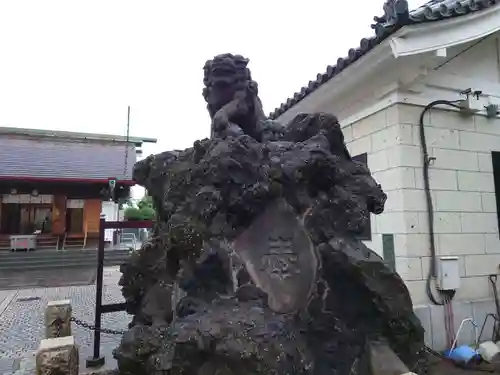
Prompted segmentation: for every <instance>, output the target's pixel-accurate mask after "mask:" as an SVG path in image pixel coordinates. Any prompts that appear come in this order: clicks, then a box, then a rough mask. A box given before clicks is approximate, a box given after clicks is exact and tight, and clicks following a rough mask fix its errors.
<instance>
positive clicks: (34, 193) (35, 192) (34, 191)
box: [31, 189, 38, 197]
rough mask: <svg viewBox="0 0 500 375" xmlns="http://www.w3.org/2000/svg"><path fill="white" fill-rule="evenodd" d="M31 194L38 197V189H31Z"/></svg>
mask: <svg viewBox="0 0 500 375" xmlns="http://www.w3.org/2000/svg"><path fill="white" fill-rule="evenodd" d="M31 195H32V196H34V197H38V190H36V189H33V191H32V192H31Z"/></svg>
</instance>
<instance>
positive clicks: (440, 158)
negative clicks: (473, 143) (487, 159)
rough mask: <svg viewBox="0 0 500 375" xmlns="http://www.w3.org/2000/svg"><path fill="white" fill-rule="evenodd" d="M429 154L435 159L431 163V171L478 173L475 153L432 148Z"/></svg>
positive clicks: (477, 161)
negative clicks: (448, 170) (451, 170)
mask: <svg viewBox="0 0 500 375" xmlns="http://www.w3.org/2000/svg"><path fill="white" fill-rule="evenodd" d="M429 154H430V156H433V157H435V158H436V160H434V161H433V163H432V169H453V170H457V171H460V170H463V171H479V158H478V156H477V155H478V154H477V152H470V151H461V150H448V149H443V148H432V149H430V151H429Z"/></svg>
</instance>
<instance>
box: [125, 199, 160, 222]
mask: <svg viewBox="0 0 500 375" xmlns="http://www.w3.org/2000/svg"><path fill="white" fill-rule="evenodd" d="M124 215H125V219H127V220H154V218H155V216H156V211H155V209H154V207H153V199H152V198H151V197H150V196H148V195H145V196H144V197H142V199H141V200H140V201H139V202H137V204H132V205H130V206H129V207H127V208H126V209H125V213H124Z"/></svg>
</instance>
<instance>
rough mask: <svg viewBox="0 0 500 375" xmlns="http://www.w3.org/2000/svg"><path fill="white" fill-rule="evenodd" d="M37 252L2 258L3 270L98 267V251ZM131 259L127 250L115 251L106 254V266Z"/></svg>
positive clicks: (10, 254) (0, 265)
mask: <svg viewBox="0 0 500 375" xmlns="http://www.w3.org/2000/svg"><path fill="white" fill-rule="evenodd" d="M35 253H36V251H35V252H30V253H13V252H9V256H7V255H2V256H1V257H0V271H1V270H11V271H12V270H26V269H30V270H32V269H51V268H61V267H94V266H96V265H97V253H96V251H82V253H83V254H82V253H79V252H76V251H75V252H66V251H60V252H41V251H40V252H38V254H35ZM128 257H129V252H128V251H126V250H113V251H106V252H105V253H104V265H105V266H113V265H120V264H122V263H123V262H125V261H126V260H127V259H128Z"/></svg>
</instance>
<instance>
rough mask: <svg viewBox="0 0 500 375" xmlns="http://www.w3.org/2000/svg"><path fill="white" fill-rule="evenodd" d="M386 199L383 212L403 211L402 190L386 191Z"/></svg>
mask: <svg viewBox="0 0 500 375" xmlns="http://www.w3.org/2000/svg"><path fill="white" fill-rule="evenodd" d="M386 194H387V201H386V202H385V207H384V212H393V211H405V210H406V207H405V202H404V200H403V191H402V190H390V191H386Z"/></svg>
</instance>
